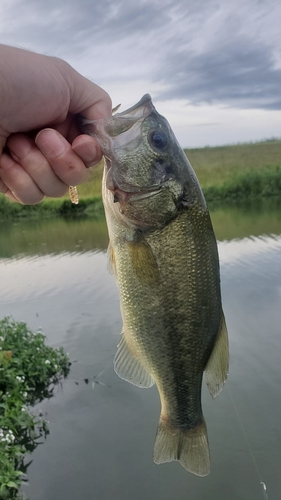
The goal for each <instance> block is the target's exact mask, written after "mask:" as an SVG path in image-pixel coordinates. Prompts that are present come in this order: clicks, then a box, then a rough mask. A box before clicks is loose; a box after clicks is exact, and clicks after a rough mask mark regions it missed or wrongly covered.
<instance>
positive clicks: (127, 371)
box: [114, 333, 154, 388]
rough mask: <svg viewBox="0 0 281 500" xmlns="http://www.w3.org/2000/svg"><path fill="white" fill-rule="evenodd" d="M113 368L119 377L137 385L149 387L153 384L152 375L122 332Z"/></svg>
mask: <svg viewBox="0 0 281 500" xmlns="http://www.w3.org/2000/svg"><path fill="white" fill-rule="evenodd" d="M114 370H115V371H116V373H117V375H119V377H120V378H122V379H123V380H127V382H130V383H131V384H133V385H137V386H138V387H143V388H149V387H152V386H153V385H154V380H153V377H152V376H151V375H150V373H149V372H148V371H147V370H146V368H144V367H143V365H142V364H141V363H140V362H139V360H138V358H137V357H136V355H135V354H134V352H133V350H132V349H130V347H129V345H128V342H127V340H126V336H125V334H124V333H123V334H122V338H121V341H120V343H119V344H118V347H117V352H116V354H115V358H114Z"/></svg>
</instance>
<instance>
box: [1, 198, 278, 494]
mask: <svg viewBox="0 0 281 500" xmlns="http://www.w3.org/2000/svg"><path fill="white" fill-rule="evenodd" d="M212 218H213V222H214V226H215V230H216V234H217V236H218V239H219V253H220V260H221V280H222V293H223V305H224V310H225V315H226V320H227V324H228V330H229V337H230V352H231V367H230V375H229V381H228V382H227V384H226V386H225V389H224V391H223V392H222V393H221V394H220V395H219V397H218V398H217V399H216V400H212V399H211V397H210V396H209V394H208V392H207V390H206V389H205V387H204V390H203V411H204V415H205V418H206V421H207V426H208V434H209V441H210V448H211V459H212V468H211V474H210V475H209V476H208V477H206V478H198V477H196V476H193V475H191V474H189V473H187V472H186V471H185V470H184V469H183V468H182V467H181V466H180V465H179V464H177V463H169V464H163V465H160V466H157V465H155V464H154V463H153V461H152V452H153V446H154V439H155V433H156V427H157V423H158V419H159V410H160V403H159V397H158V394H157V390H156V389H155V387H154V388H151V389H148V390H145V389H143V390H141V389H139V388H137V387H134V386H132V385H130V384H128V383H126V382H125V381H123V380H121V379H119V378H118V377H117V375H115V373H114V370H113V366H112V360H113V357H114V354H115V350H116V345H117V343H118V340H119V332H120V329H121V319H120V313H119V300H118V293H117V288H116V285H115V281H114V278H113V277H112V276H111V275H110V274H108V272H107V256H106V253H105V250H106V247H107V236H106V227H105V224H104V222H95V221H92V220H90V219H88V220H80V221H65V220H62V219H61V220H55V221H41V222H39V221H36V222H34V221H29V222H28V221H23V222H18V223H17V224H13V223H1V225H0V231H1V240H0V279H1V285H2V286H1V290H0V317H3V316H5V315H7V314H11V315H12V316H13V317H14V319H15V320H23V321H26V322H27V324H28V326H29V327H30V328H32V329H37V328H38V327H39V326H41V327H42V329H43V332H44V333H45V334H46V335H47V338H48V341H49V343H50V344H51V345H53V346H59V345H63V346H64V348H65V349H66V351H67V352H69V354H70V358H71V359H72V360H73V361H74V362H73V365H72V369H71V373H70V376H69V378H68V379H67V380H66V381H65V382H64V384H63V386H62V388H58V389H57V391H56V395H55V397H54V398H52V399H50V400H49V401H45V402H43V403H41V404H40V409H41V410H42V411H43V412H44V413H46V415H47V416H46V418H47V419H48V420H49V422H50V423H49V426H50V431H51V432H50V435H49V436H48V438H47V440H46V441H45V443H44V444H42V445H41V446H39V447H38V448H37V450H36V451H35V453H34V454H33V456H32V458H33V463H32V465H31V466H30V467H29V480H30V484H29V486H28V487H27V488H26V493H27V494H28V496H29V498H30V500H49V499H50V498H52V500H77V498H83V499H84V498H85V499H91V498H93V499H98V500H108V499H111V498H112V499H113V498H114V499H115V500H132V499H134V500H143V499H144V498H145V499H153V500H183V499H185V500H219V499H222V498H223V499H227V500H232V499H233V500H240V499H241V500H242V499H243V500H244V499H245V500H259V499H260V500H263V493H262V488H261V485H260V481H264V482H265V483H266V485H267V491H268V496H269V500H278V499H279V498H280V492H281V474H280V472H281V399H280V381H281V364H280V353H281V335H280V324H281V220H280V219H281V218H280V211H279V205H278V203H277V202H275V204H274V203H272V202H270V203H269V204H268V205H266V204H264V206H261V205H258V206H253V205H246V206H240V207H227V208H224V209H217V210H215V211H213V212H212ZM85 379H86V380H85ZM93 382H95V383H94V388H93V387H92V383H93Z"/></svg>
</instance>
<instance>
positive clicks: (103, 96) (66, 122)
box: [0, 45, 112, 204]
mask: <svg viewBox="0 0 281 500" xmlns="http://www.w3.org/2000/svg"><path fill="white" fill-rule="evenodd" d="M111 109H112V104H111V99H110V97H109V96H108V94H107V93H106V92H105V91H104V90H103V89H101V88H100V87H98V86H97V85H95V84H94V83H92V82H91V81H90V80H88V79H86V78H84V77H83V76H82V75H80V74H79V73H78V72H77V71H75V70H74V69H73V68H72V67H71V66H69V65H68V64H67V63H66V62H65V61H62V60H60V59H57V58H54V57H48V56H44V55H40V54H35V53H32V52H29V51H25V50H21V49H17V48H13V47H8V46H5V45H0V193H3V194H4V195H5V196H7V197H8V198H9V199H11V200H13V201H17V202H19V203H22V204H36V203H39V202H40V201H41V200H42V199H43V198H44V196H50V197H60V196H63V195H64V194H65V193H66V192H67V190H68V188H69V186H71V185H77V184H81V183H82V182H83V181H84V180H85V179H86V178H87V176H88V174H89V169H88V167H89V166H92V165H95V164H96V163H98V162H99V161H100V159H101V157H102V153H101V150H100V147H99V145H98V143H97V141H96V140H95V139H94V138H93V137H90V136H88V135H85V134H81V132H80V130H79V129H78V126H77V123H76V118H75V115H77V114H81V115H83V116H84V117H86V118H87V119H90V120H96V119H100V118H104V117H106V116H109V115H110V114H111Z"/></svg>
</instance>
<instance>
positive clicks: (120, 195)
mask: <svg viewBox="0 0 281 500" xmlns="http://www.w3.org/2000/svg"><path fill="white" fill-rule="evenodd" d="M160 189H161V188H158V189H154V190H153V191H152V190H151V191H149V190H148V191H123V190H122V189H119V188H115V189H110V191H112V193H113V202H114V203H117V202H118V203H121V204H122V203H128V202H130V203H132V202H134V201H141V200H144V199H146V198H150V197H151V196H155V194H157V193H158V192H159V191H160Z"/></svg>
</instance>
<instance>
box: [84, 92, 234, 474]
mask: <svg viewBox="0 0 281 500" xmlns="http://www.w3.org/2000/svg"><path fill="white" fill-rule="evenodd" d="M84 130H87V131H88V132H89V133H91V134H93V135H94V136H95V137H96V138H97V140H98V141H99V143H100V145H101V148H102V151H103V153H104V156H105V168H104V176H103V202H104V207H105V213H106V220H107V225H108V232H109V239H110V244H109V258H110V262H111V266H112V269H113V272H114V274H115V276H116V280H117V283H118V286H119V292H120V306H121V314H122V319H123V330H122V337H121V341H120V343H119V345H118V348H117V353H116V356H115V359H114V368H115V371H116V373H117V374H118V375H119V376H120V377H121V378H122V379H125V380H127V381H128V382H130V383H132V384H134V385H136V386H138V387H151V386H152V385H153V384H154V383H156V385H157V388H158V391H159V395H160V399H161V415H160V421H159V425H158V430H157V435H156V442H155V447H154V462H155V463H157V464H160V463H163V462H169V461H172V460H178V461H179V462H180V463H181V465H182V466H183V467H184V468H185V469H186V470H188V471H189V472H192V473H194V474H197V475H198V476H205V475H207V474H208V473H209V471H210V454H209V445H208V438H207V430H206V424H205V420H204V417H203V413H202V407H201V385H202V376H203V372H205V378H206V382H207V386H208V388H209V391H210V393H211V395H212V396H213V397H215V396H217V394H218V393H219V392H220V391H221V389H222V387H223V384H224V382H225V380H226V377H227V373H228V338H227V330H226V325H225V320H224V315H223V311H222V305H221V291H220V277H219V261H218V252H217V244H216V239H215V235H214V232H213V228H212V224H211V220H210V216H209V212H208V209H207V206H206V202H205V199H204V196H203V193H202V191H201V188H200V186H199V182H198V180H197V178H196V175H195V173H194V171H193V169H192V167H191V165H190V163H189V161H188V160H187V158H186V155H185V153H184V152H183V150H182V149H181V147H180V146H179V144H178V142H177V140H176V138H175V136H174V134H173V132H172V130H171V128H170V126H169V124H168V122H167V120H166V119H165V118H164V117H163V116H161V115H159V114H158V112H157V111H156V109H155V107H154V106H153V104H152V102H151V98H150V96H149V95H145V96H144V97H143V98H142V99H141V101H140V102H139V103H138V104H136V105H135V106H133V107H132V108H130V109H128V110H127V111H124V112H122V113H117V114H116V115H114V116H112V117H109V118H106V119H104V120H97V121H95V122H92V123H90V122H87V123H86V124H84Z"/></svg>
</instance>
